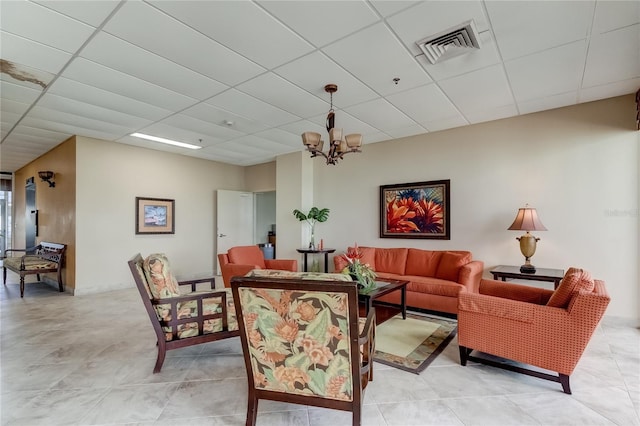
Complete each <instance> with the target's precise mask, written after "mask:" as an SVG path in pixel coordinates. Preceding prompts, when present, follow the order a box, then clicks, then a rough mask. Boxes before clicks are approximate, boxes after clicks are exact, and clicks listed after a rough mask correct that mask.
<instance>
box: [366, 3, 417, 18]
mask: <svg viewBox="0 0 640 426" xmlns="http://www.w3.org/2000/svg"><path fill="white" fill-rule="evenodd" d="M371 4H372V5H373V7H374V8H375V9H376V10H377V11H378V13H379V14H380V15H382V16H385V17H387V16H391V15H393V14H395V13H398V12H400V11H402V10H405V9H407V8H409V7H411V6H414V5H416V4H420V2H419V1H402V0H393V1H390V0H371Z"/></svg>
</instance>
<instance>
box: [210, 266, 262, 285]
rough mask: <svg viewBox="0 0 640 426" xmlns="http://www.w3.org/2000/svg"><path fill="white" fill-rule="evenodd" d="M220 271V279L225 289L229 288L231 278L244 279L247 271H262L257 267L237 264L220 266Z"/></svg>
mask: <svg viewBox="0 0 640 426" xmlns="http://www.w3.org/2000/svg"><path fill="white" fill-rule="evenodd" d="M220 268H221V269H222V279H223V281H224V286H225V287H226V288H231V278H233V277H244V276H245V275H247V273H248V272H249V271H253V270H254V269H262V268H261V267H260V266H258V265H240V264H237V263H227V264H226V265H222V266H220Z"/></svg>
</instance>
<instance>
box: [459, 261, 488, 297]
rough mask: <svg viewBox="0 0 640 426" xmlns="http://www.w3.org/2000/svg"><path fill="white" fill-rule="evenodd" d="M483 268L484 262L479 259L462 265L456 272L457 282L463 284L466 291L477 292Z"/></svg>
mask: <svg viewBox="0 0 640 426" xmlns="http://www.w3.org/2000/svg"><path fill="white" fill-rule="evenodd" d="M483 269H484V262H482V261H480V260H472V261H471V262H469V263H467V264H466V265H462V266H461V267H460V272H458V283H459V284H462V285H463V286H465V288H466V289H467V291H469V292H472V293H477V292H478V288H479V287H480V280H481V279H482V271H483Z"/></svg>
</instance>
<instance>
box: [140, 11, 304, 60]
mask: <svg viewBox="0 0 640 426" xmlns="http://www.w3.org/2000/svg"><path fill="white" fill-rule="evenodd" d="M151 4H153V5H154V6H155V7H158V8H159V9H161V10H163V11H165V12H166V13H168V14H170V15H171V16H174V17H175V18H177V19H179V20H181V21H182V22H184V23H185V24H187V25H189V26H190V27H192V28H195V29H196V30H198V31H200V32H202V33H203V34H205V35H206V36H208V37H210V38H212V39H214V40H217V41H218V42H219V43H221V44H223V45H224V46H227V47H228V48H230V49H232V50H234V51H236V52H238V53H239V54H241V55H243V56H245V57H247V58H251V60H253V61H254V62H256V63H258V64H260V65H262V66H264V67H266V68H275V67H277V66H279V65H282V64H284V63H286V62H289V61H291V60H292V59H295V58H298V57H300V56H303V55H305V54H307V53H309V52H311V51H312V50H313V46H311V45H310V44H309V43H307V42H306V41H304V40H303V39H302V38H301V37H300V36H298V35H297V34H295V33H294V32H293V31H292V30H290V29H289V28H287V27H286V26H284V25H283V24H282V23H280V22H278V21H277V20H275V19H274V18H273V17H272V16H270V15H269V14H268V13H266V12H265V11H264V10H263V9H262V8H261V7H260V6H258V5H256V4H255V3H252V2H247V1H226V2H224V1H208V2H183V1H165V0H161V1H152V2H151Z"/></svg>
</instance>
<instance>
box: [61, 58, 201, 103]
mask: <svg viewBox="0 0 640 426" xmlns="http://www.w3.org/2000/svg"><path fill="white" fill-rule="evenodd" d="M62 75H63V76H64V77H67V78H69V79H71V80H75V81H79V82H81V83H84V84H88V85H93V86H95V87H97V88H100V89H102V90H106V91H110V92H113V93H117V94H119V95H122V96H127V97H131V98H133V99H136V100H138V101H140V102H144V103H147V104H150V105H153V106H156V107H160V108H165V109H168V110H170V111H179V110H181V109H184V108H186V107H188V106H191V105H193V104H194V103H196V100H195V99H193V98H190V97H188V96H183V95H181V94H179V93H176V92H173V91H171V90H168V89H165V88H162V87H159V86H157V85H155V84H152V83H149V82H146V81H144V80H141V79H139V78H136V77H133V76H130V75H128V74H125V73H122V72H120V71H116V70H114V69H111V68H107V67H105V66H103V65H100V64H97V63H95V62H91V61H89V60H87V59H83V58H77V59H74V60H73V62H71V64H70V65H69V67H68V68H67V69H65V71H64V73H63V74H62Z"/></svg>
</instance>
